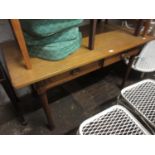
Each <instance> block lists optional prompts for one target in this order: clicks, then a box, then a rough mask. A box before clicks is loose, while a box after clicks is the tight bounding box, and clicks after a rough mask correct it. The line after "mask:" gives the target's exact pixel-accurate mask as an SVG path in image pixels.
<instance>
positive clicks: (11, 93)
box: [0, 64, 27, 125]
mask: <svg viewBox="0 0 155 155" xmlns="http://www.w3.org/2000/svg"><path fill="white" fill-rule="evenodd" d="M0 70H1V74H2V77H3V81H2V82H1V84H2V86H3V88H4V90H5V91H6V93H7V95H8V97H9V98H10V100H11V102H12V105H13V107H14V108H15V111H16V114H17V116H18V118H19V120H20V122H21V123H22V124H23V125H26V124H27V123H26V121H25V119H24V117H23V114H22V111H21V108H20V106H19V104H18V102H19V100H18V98H17V96H16V94H15V92H14V89H13V87H12V85H11V83H10V80H9V78H8V76H7V74H6V73H5V70H4V68H3V67H2V65H1V64H0Z"/></svg>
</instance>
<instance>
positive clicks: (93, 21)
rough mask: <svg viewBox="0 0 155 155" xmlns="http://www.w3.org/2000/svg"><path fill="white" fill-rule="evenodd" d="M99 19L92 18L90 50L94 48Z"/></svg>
mask: <svg viewBox="0 0 155 155" xmlns="http://www.w3.org/2000/svg"><path fill="white" fill-rule="evenodd" d="M96 25H97V19H91V20H90V32H89V45H88V48H89V49H90V50H93V49H94V43H95V34H96Z"/></svg>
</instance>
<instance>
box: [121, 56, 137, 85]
mask: <svg viewBox="0 0 155 155" xmlns="http://www.w3.org/2000/svg"><path fill="white" fill-rule="evenodd" d="M134 58H135V56H132V57H130V59H129V64H128V67H127V71H126V73H125V76H124V78H123V81H122V84H121V88H124V86H125V83H126V80H127V79H128V77H129V74H130V71H131V68H132V64H133V61H134Z"/></svg>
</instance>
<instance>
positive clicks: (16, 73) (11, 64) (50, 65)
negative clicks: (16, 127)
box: [3, 31, 154, 88]
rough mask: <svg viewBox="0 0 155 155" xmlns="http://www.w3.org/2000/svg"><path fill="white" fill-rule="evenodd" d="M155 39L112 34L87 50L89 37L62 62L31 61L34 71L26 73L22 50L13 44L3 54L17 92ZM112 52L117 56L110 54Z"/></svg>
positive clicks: (118, 32)
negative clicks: (18, 89)
mask: <svg viewBox="0 0 155 155" xmlns="http://www.w3.org/2000/svg"><path fill="white" fill-rule="evenodd" d="M152 39H154V38H153V37H148V36H147V37H146V38H145V39H143V38H142V37H135V36H133V35H130V34H127V33H124V32H122V31H112V32H107V33H103V34H99V35H96V39H95V40H96V41H95V49H94V50H92V51H90V50H89V49H88V48H87V45H88V40H89V39H88V37H87V38H84V39H83V42H82V46H81V48H79V49H78V50H77V51H76V52H75V53H73V54H71V55H70V56H68V57H67V58H66V59H63V60H60V61H46V60H43V59H39V58H31V63H32V65H33V68H32V69H31V70H26V69H24V67H23V65H24V64H23V61H22V59H21V57H20V55H19V52H20V51H19V49H18V47H17V46H16V44H15V43H14V42H10V43H6V44H4V45H3V51H4V54H5V59H6V63H7V67H8V70H9V74H10V77H11V80H12V84H13V86H14V87H15V88H22V87H24V86H27V85H30V84H33V83H35V82H38V81H41V80H45V79H48V78H50V77H53V76H56V75H59V74H62V73H65V72H67V71H70V70H72V69H74V68H77V67H81V66H84V65H87V64H90V63H92V62H96V61H98V60H102V59H105V58H108V57H111V56H114V55H117V54H119V53H122V52H124V51H125V50H129V49H132V48H134V47H137V46H140V45H143V44H145V43H146V42H148V41H150V40H152ZM111 49H113V51H114V52H112V53H111V52H109V50H111Z"/></svg>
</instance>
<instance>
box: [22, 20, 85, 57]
mask: <svg viewBox="0 0 155 155" xmlns="http://www.w3.org/2000/svg"><path fill="white" fill-rule="evenodd" d="M81 22H82V20H80V19H66V20H64V19H52V20H49V19H48V20H44V19H39V20H21V24H22V28H23V30H24V35H25V39H26V43H27V46H28V49H29V53H30V55H31V56H35V57H39V58H43V59H47V60H60V59H63V58H65V57H66V56H68V55H69V54H71V53H73V52H75V51H76V50H77V49H78V48H79V47H80V45H81V39H82V36H81V33H80V32H79V28H78V26H79V24H81Z"/></svg>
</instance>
